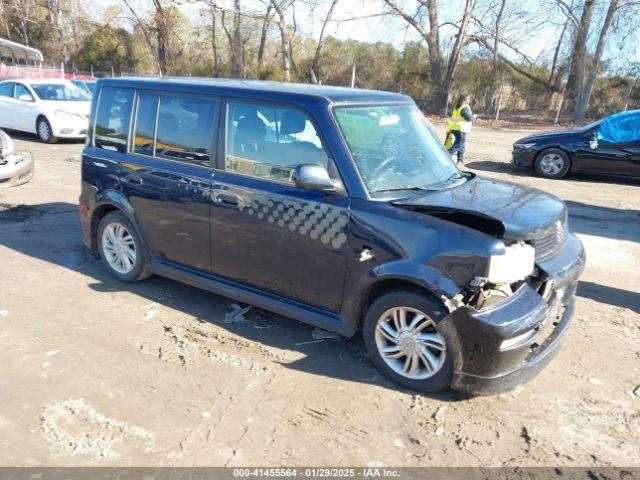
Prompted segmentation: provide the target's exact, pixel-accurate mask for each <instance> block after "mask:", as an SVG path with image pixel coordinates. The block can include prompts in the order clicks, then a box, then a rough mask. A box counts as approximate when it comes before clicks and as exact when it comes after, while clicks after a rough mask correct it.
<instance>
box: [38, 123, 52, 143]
mask: <svg viewBox="0 0 640 480" xmlns="http://www.w3.org/2000/svg"><path fill="white" fill-rule="evenodd" d="M38 136H39V137H40V140H42V141H43V142H48V141H49V138H51V129H50V128H49V124H48V123H47V122H46V121H44V120H40V121H39V122H38Z"/></svg>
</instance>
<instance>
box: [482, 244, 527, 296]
mask: <svg viewBox="0 0 640 480" xmlns="http://www.w3.org/2000/svg"><path fill="white" fill-rule="evenodd" d="M535 263H536V250H535V248H533V247H532V246H531V245H527V244H526V243H522V242H519V243H514V244H512V245H509V246H505V247H504V250H503V251H502V252H500V253H497V254H494V255H491V257H490V258H489V273H488V275H487V281H488V283H491V284H493V285H502V284H505V283H506V284H511V283H515V282H518V281H521V280H524V279H525V278H527V277H528V276H529V275H531V274H532V273H533V269H534V268H535Z"/></svg>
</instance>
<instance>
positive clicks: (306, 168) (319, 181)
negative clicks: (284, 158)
mask: <svg viewBox="0 0 640 480" xmlns="http://www.w3.org/2000/svg"><path fill="white" fill-rule="evenodd" d="M293 183H294V184H295V186H296V187H298V188H304V189H307V190H317V191H320V192H334V191H336V186H335V184H334V183H333V180H331V177H330V176H329V172H328V171H327V169H326V168H324V167H323V166H322V165H318V164H317V163H303V164H302V165H298V166H297V167H296V169H295V171H294V172H293Z"/></svg>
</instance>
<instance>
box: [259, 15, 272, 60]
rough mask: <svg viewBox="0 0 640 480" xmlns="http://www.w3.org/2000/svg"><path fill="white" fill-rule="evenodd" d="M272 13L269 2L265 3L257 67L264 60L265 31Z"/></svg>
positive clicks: (266, 31) (267, 29) (267, 28)
mask: <svg viewBox="0 0 640 480" xmlns="http://www.w3.org/2000/svg"><path fill="white" fill-rule="evenodd" d="M272 13H273V5H272V4H271V2H269V4H268V5H267V10H266V12H265V14H264V19H263V21H262V30H261V33H260V46H259V47H258V68H259V67H262V63H263V62H264V49H265V46H266V44H267V33H268V32H269V25H270V24H271V15H272Z"/></svg>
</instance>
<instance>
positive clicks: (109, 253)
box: [102, 222, 137, 274]
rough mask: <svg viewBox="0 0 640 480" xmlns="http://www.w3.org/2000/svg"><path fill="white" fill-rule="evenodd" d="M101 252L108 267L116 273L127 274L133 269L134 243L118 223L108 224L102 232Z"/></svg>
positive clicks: (127, 232) (134, 261) (135, 255)
mask: <svg viewBox="0 0 640 480" xmlns="http://www.w3.org/2000/svg"><path fill="white" fill-rule="evenodd" d="M102 251H103V253H104V258H105V259H106V260H107V263H108V264H109V266H110V267H111V268H113V269H114V270H115V271H116V272H118V273H121V274H127V273H129V272H131V270H133V268H134V267H135V264H136V258H137V251H136V244H135V241H134V239H133V236H132V235H131V233H130V232H129V231H128V230H127V228H126V227H125V226H124V225H122V224H120V223H116V222H112V223H109V224H108V225H107V226H106V227H105V229H104V230H103V232H102Z"/></svg>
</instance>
